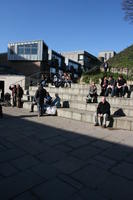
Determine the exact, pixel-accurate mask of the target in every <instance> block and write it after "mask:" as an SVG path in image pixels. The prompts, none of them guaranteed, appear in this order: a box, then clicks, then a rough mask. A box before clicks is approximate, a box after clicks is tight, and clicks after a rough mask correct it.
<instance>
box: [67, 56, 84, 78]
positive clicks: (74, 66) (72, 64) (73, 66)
mask: <svg viewBox="0 0 133 200" xmlns="http://www.w3.org/2000/svg"><path fill="white" fill-rule="evenodd" d="M65 64H66V69H67V71H68V72H71V73H73V76H74V78H78V77H79V76H80V75H81V64H80V63H78V62H76V61H73V60H71V59H69V58H65Z"/></svg>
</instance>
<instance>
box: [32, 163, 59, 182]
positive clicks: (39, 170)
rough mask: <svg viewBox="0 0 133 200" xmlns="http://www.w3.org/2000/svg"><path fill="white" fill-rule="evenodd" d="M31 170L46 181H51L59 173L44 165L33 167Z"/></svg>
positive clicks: (50, 166) (52, 167)
mask: <svg viewBox="0 0 133 200" xmlns="http://www.w3.org/2000/svg"><path fill="white" fill-rule="evenodd" d="M31 170H32V171H33V172H34V173H36V174H38V175H39V176H41V177H43V178H45V179H46V180H50V179H53V178H55V177H56V176H57V175H58V174H59V173H60V172H59V170H58V169H56V168H55V167H54V166H53V165H48V164H45V163H41V164H39V165H37V166H34V167H32V168H31Z"/></svg>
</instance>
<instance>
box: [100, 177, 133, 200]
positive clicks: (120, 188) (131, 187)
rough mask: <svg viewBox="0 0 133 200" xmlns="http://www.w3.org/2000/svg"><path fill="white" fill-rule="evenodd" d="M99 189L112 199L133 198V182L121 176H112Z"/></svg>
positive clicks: (129, 199) (127, 199)
mask: <svg viewBox="0 0 133 200" xmlns="http://www.w3.org/2000/svg"><path fill="white" fill-rule="evenodd" d="M98 191H99V192H100V193H102V194H103V195H104V196H105V197H106V198H108V199H111V200H125V199H126V200H132V199H133V183H132V182H131V181H128V180H126V179H124V178H121V177H119V176H113V175H112V176H110V177H108V180H106V181H105V182H104V183H103V184H102V183H101V184H100V185H99V187H98Z"/></svg>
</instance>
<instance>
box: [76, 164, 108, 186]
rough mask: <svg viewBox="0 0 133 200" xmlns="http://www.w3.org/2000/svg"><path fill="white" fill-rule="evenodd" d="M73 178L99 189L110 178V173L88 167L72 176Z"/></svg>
mask: <svg viewBox="0 0 133 200" xmlns="http://www.w3.org/2000/svg"><path fill="white" fill-rule="evenodd" d="M72 177H73V178H75V179H76V180H77V181H79V182H80V183H82V184H83V185H85V186H87V187H89V188H93V189H97V188H98V187H99V185H100V184H102V183H104V182H105V181H106V180H108V178H109V177H110V173H109V172H107V171H106V170H103V169H100V168H98V167H95V166H93V165H88V166H87V167H84V168H82V169H81V170H79V171H77V172H75V173H73V174H72Z"/></svg>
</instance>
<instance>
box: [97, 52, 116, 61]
mask: <svg viewBox="0 0 133 200" xmlns="http://www.w3.org/2000/svg"><path fill="white" fill-rule="evenodd" d="M115 55H116V52H115V51H102V52H99V54H98V58H99V59H100V60H101V61H103V62H106V61H107V60H109V59H110V58H113V57H114V56H115Z"/></svg>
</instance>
